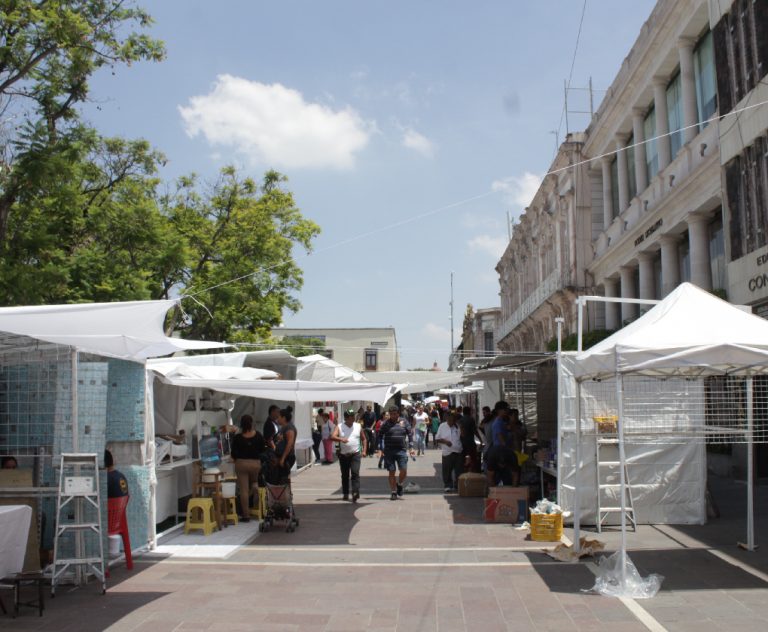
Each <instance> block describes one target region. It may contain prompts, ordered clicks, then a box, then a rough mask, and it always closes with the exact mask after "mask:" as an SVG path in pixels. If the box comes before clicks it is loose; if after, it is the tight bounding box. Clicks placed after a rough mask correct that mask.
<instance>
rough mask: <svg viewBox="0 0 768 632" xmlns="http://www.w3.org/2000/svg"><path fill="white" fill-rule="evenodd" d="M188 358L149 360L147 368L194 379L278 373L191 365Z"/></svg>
mask: <svg viewBox="0 0 768 632" xmlns="http://www.w3.org/2000/svg"><path fill="white" fill-rule="evenodd" d="M187 359H188V358H183V361H182V362H178V361H177V362H167V361H161V362H156V361H152V360H150V361H149V362H147V368H148V369H152V370H153V371H155V372H156V373H159V374H160V375H162V376H164V377H165V378H167V379H174V378H181V379H194V380H215V381H221V380H238V381H246V382H247V381H253V380H264V379H275V378H277V377H278V376H277V373H275V372H274V371H268V370H266V369H250V368H247V367H241V366H227V365H211V366H205V365H190V364H186V360H187Z"/></svg>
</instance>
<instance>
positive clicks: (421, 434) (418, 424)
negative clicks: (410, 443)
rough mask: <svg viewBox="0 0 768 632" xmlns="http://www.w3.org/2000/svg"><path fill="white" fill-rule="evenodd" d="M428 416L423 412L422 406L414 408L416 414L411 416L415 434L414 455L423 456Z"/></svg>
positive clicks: (429, 421)
mask: <svg viewBox="0 0 768 632" xmlns="http://www.w3.org/2000/svg"><path fill="white" fill-rule="evenodd" d="M431 421H432V420H431V419H430V418H429V415H427V413H425V412H424V406H422V405H421V404H419V405H418V406H416V414H415V415H414V416H413V423H414V426H415V432H416V455H417V456H420V455H422V454H424V449H425V446H426V444H425V438H426V435H427V424H428V423H431Z"/></svg>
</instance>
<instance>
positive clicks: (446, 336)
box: [421, 323, 451, 342]
mask: <svg viewBox="0 0 768 632" xmlns="http://www.w3.org/2000/svg"><path fill="white" fill-rule="evenodd" d="M421 332H422V333H423V334H424V335H425V336H426V337H427V338H429V339H431V340H435V341H437V342H450V341H451V330H450V329H448V327H443V326H442V325H436V324H435V323H427V324H426V325H424V327H423V328H422V330H421Z"/></svg>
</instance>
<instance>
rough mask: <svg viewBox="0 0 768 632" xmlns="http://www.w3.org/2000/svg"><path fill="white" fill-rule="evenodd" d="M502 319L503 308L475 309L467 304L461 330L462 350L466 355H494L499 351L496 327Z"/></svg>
mask: <svg viewBox="0 0 768 632" xmlns="http://www.w3.org/2000/svg"><path fill="white" fill-rule="evenodd" d="M500 320H501V309H500V308H498V307H483V308H480V309H478V310H475V309H474V308H473V307H472V305H467V311H466V313H465V314H464V323H463V326H462V331H461V345H460V347H461V352H462V355H463V356H464V357H484V356H485V357H493V356H495V355H496V354H497V353H498V347H497V346H496V329H497V328H498V326H499V322H500Z"/></svg>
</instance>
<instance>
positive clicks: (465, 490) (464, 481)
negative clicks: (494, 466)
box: [459, 472, 488, 498]
mask: <svg viewBox="0 0 768 632" xmlns="http://www.w3.org/2000/svg"><path fill="white" fill-rule="evenodd" d="M487 487H488V482H487V479H486V478H485V475H484V474H477V473H475V472H466V473H465V474H462V475H460V476H459V496H463V497H465V498H471V497H480V498H483V497H484V496H485V491H486V489H487Z"/></svg>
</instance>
